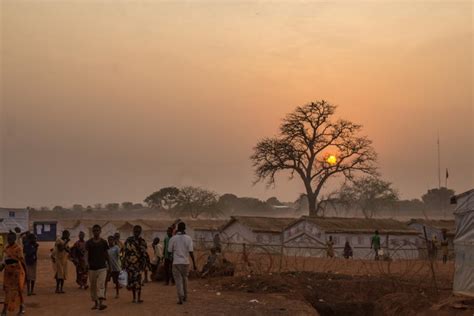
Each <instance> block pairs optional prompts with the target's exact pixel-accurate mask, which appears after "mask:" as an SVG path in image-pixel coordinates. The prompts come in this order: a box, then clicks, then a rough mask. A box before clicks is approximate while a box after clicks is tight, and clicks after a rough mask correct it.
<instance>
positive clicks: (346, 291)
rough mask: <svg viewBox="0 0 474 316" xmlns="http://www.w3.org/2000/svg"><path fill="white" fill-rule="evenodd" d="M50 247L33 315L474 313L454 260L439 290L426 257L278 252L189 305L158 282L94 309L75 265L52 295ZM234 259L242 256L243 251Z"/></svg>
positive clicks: (199, 282)
mask: <svg viewBox="0 0 474 316" xmlns="http://www.w3.org/2000/svg"><path fill="white" fill-rule="evenodd" d="M51 247H52V244H51V243H40V252H39V262H38V280H37V290H36V292H37V294H38V295H36V296H31V297H26V311H27V314H28V315H38V316H42V315H54V316H60V315H97V314H101V315H130V314H132V315H137V314H139V315H143V316H146V315H158V314H160V315H161V314H165V313H166V314H167V315H199V316H204V315H206V316H207V315H239V316H242V315H322V316H326V315H356V316H359V315H441V316H445V315H446V316H447V315H463V316H464V315H474V301H471V300H459V299H456V298H453V297H452V295H451V289H452V275H453V270H454V267H453V263H452V262H450V263H448V264H446V265H443V264H442V263H441V262H437V263H436V264H435V266H434V269H435V274H436V286H437V290H438V292H436V289H435V287H434V285H433V282H432V278H431V269H430V266H429V264H428V262H427V261H416V260H407V261H394V262H374V261H367V260H345V259H340V258H336V259H321V258H285V259H284V262H283V263H282V264H280V262H279V258H277V257H276V258H274V260H273V261H274V262H273V265H272V269H271V271H272V272H271V273H264V274H261V275H254V274H252V273H250V272H247V271H245V269H244V268H242V269H240V270H238V271H237V273H236V276H234V277H219V278H208V279H195V280H191V281H190V285H189V290H190V297H189V302H187V303H186V304H185V305H183V306H180V305H177V304H176V291H175V287H173V286H165V285H164V284H163V283H157V282H153V283H148V284H146V286H145V287H144V288H143V299H144V301H145V302H144V303H143V304H140V305H137V304H133V303H131V293H129V292H128V291H127V290H125V289H123V290H122V291H121V297H120V298H119V299H114V298H112V297H110V298H109V299H108V300H107V302H106V304H107V305H108V309H107V310H105V311H101V312H99V311H91V310H90V307H91V306H92V302H91V301H90V298H89V292H88V291H84V290H79V289H78V288H77V286H76V284H75V282H74V279H75V277H74V266H73V265H72V263H70V265H69V279H68V280H66V284H65V291H66V294H55V293H54V287H55V282H54V279H53V272H52V265H51V261H50V259H49V249H50V248H51ZM198 256H199V257H200V258H204V257H205V256H204V255H203V254H198ZM229 257H232V256H229ZM233 257H234V258H233V259H235V260H237V261H238V259H237V258H238V257H239V255H238V254H234V255H233ZM260 261H262V260H260ZM239 264H240V266H243V265H242V263H239ZM198 265H202V262H200V263H198ZM248 269H249V270H252V267H250V268H248ZM276 270H280V271H276ZM275 271H276V272H275ZM2 279H3V275H2V276H1V277H0V282H1V281H2Z"/></svg>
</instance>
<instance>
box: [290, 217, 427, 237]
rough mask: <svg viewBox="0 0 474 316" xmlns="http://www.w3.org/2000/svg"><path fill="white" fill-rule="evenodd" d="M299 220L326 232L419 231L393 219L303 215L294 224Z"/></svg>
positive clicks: (406, 232)
mask: <svg viewBox="0 0 474 316" xmlns="http://www.w3.org/2000/svg"><path fill="white" fill-rule="evenodd" d="M301 220H306V221H309V222H312V223H314V224H316V225H317V226H318V227H319V228H320V229H322V230H324V231H325V232H327V233H338V232H341V233H344V232H345V233H373V232H374V231H376V230H378V231H379V233H380V234H384V233H393V234H414V235H415V234H416V235H417V234H418V233H419V232H417V231H416V230H414V229H412V228H410V227H409V226H408V225H407V223H406V222H401V221H397V220H395V219H381V218H380V219H379V218H377V219H375V218H368V219H366V218H346V217H312V216H303V217H302V218H300V219H299V220H297V221H295V223H294V224H296V222H300V221H301ZM291 226H292V225H291Z"/></svg>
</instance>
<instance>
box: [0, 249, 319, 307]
mask: <svg viewBox="0 0 474 316" xmlns="http://www.w3.org/2000/svg"><path fill="white" fill-rule="evenodd" d="M48 246H49V245H47V244H40V254H39V255H40V259H39V262H38V280H37V284H38V285H37V289H36V293H37V295H36V296H25V297H26V313H27V315H34V316H42V315H48V316H66V315H68V316H77V315H114V316H117V315H124V316H125V315H140V316H148V315H199V316H208V315H209V316H211V315H239V316H243V315H317V313H316V312H315V310H314V309H313V308H311V306H310V305H309V304H308V303H306V302H303V301H298V300H294V299H288V298H287V297H285V296H283V295H278V294H262V293H259V294H257V293H243V292H234V291H223V292H216V291H215V290H211V289H210V287H209V286H207V285H206V282H205V281H204V280H192V281H191V282H190V285H189V290H190V296H189V302H187V303H186V304H185V305H177V304H176V290H175V287H174V286H165V285H164V284H162V283H156V282H155V283H148V284H147V285H146V286H145V287H144V288H143V300H144V301H145V302H144V303H143V304H133V303H131V293H130V292H128V291H127V290H126V289H122V290H121V293H120V295H121V297H120V298H119V299H115V298H113V296H111V297H110V298H108V300H107V302H106V304H107V305H108V308H107V310H105V311H92V310H90V307H91V306H92V302H91V300H90V296H89V292H88V291H84V290H80V289H78V287H77V286H76V284H75V282H74V279H75V278H74V266H73V265H72V263H70V265H69V279H68V280H66V283H65V291H66V294H55V293H54V286H55V281H54V279H53V272H52V266H51V262H50V260H49V259H48V254H49V251H48V250H49V247H48ZM0 281H3V273H2V276H1V277H0ZM218 293H219V294H218ZM1 295H2V296H3V293H2V294H1ZM251 300H257V301H258V302H255V301H254V302H250V301H251ZM2 301H3V300H2ZM12 315H13V314H12Z"/></svg>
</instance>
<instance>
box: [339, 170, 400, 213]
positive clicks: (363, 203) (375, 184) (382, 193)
mask: <svg viewBox="0 0 474 316" xmlns="http://www.w3.org/2000/svg"><path fill="white" fill-rule="evenodd" d="M339 200H340V201H339V202H340V203H345V204H346V205H347V206H352V208H353V209H357V210H360V211H361V212H362V214H363V215H364V217H365V218H372V217H373V216H374V215H375V214H376V213H377V211H381V210H384V209H389V208H393V207H394V206H395V204H396V202H397V201H398V194H397V192H396V191H395V189H393V188H392V184H391V183H390V182H387V181H384V180H382V179H380V178H378V177H364V178H359V179H355V180H354V181H352V183H350V184H345V185H343V186H342V188H341V191H340V193H339Z"/></svg>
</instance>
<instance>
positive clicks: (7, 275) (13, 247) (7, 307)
mask: <svg viewBox="0 0 474 316" xmlns="http://www.w3.org/2000/svg"><path fill="white" fill-rule="evenodd" d="M7 241H8V244H7V246H6V248H5V250H4V261H3V263H2V265H1V269H2V270H3V269H4V271H5V272H4V277H3V289H4V291H5V303H4V305H3V311H2V316H4V315H7V311H9V312H13V311H15V309H16V308H17V307H19V312H18V314H23V313H24V312H25V309H24V306H23V288H24V286H25V277H26V273H25V260H24V258H23V250H22V249H21V247H20V246H19V245H18V243H17V242H16V234H15V233H14V232H10V233H8V236H7Z"/></svg>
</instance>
